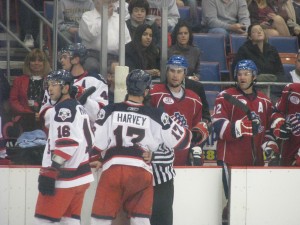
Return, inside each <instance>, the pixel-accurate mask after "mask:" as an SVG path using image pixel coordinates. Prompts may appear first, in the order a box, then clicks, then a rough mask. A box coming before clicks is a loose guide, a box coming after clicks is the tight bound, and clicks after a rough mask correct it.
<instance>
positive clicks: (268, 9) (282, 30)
mask: <svg viewBox="0 0 300 225" xmlns="http://www.w3.org/2000/svg"><path fill="white" fill-rule="evenodd" d="M248 9H249V13H250V19H251V24H260V25H261V27H262V28H263V29H264V30H265V33H266V35H267V38H268V37H270V36H290V32H289V29H288V27H287V25H286V23H285V21H284V19H283V18H282V17H281V16H280V15H278V14H276V12H275V11H274V10H273V7H272V6H271V5H270V3H269V2H268V1H267V0H262V1H257V0H248Z"/></svg>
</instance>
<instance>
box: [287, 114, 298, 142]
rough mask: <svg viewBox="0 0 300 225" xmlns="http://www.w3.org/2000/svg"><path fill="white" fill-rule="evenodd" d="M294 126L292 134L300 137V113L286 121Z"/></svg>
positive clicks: (290, 116)
mask: <svg viewBox="0 0 300 225" xmlns="http://www.w3.org/2000/svg"><path fill="white" fill-rule="evenodd" d="M286 120H287V121H288V122H289V123H290V124H291V125H292V133H293V135H295V136H300V113H296V114H291V115H289V116H288V117H287V119H286Z"/></svg>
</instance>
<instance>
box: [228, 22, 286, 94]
mask: <svg viewBox="0 0 300 225" xmlns="http://www.w3.org/2000/svg"><path fill="white" fill-rule="evenodd" d="M247 38H248V40H247V41H246V42H245V43H244V44H243V45H242V46H241V47H240V48H239V50H238V52H237V54H236V56H235V58H234V60H233V64H232V68H235V66H236V64H237V62H239V61H240V60H243V59H250V60H252V61H254V63H255V64H256V66H257V69H258V75H257V79H256V80H257V81H258V82H259V81H260V82H286V81H287V80H286V77H285V75H284V70H283V66H282V63H281V60H280V57H279V54H278V52H277V50H276V48H275V47H273V46H272V45H270V44H269V43H267V42H266V35H265V33H264V29H263V28H262V27H261V26H260V25H259V24H253V25H252V24H251V25H250V26H249V29H248V37H247ZM281 91H282V88H281V87H276V86H274V87H272V89H271V99H272V100H274V99H275V98H276V97H279V96H280V94H281Z"/></svg>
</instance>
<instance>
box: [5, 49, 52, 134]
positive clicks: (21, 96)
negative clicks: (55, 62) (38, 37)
mask: <svg viewBox="0 0 300 225" xmlns="http://www.w3.org/2000/svg"><path fill="white" fill-rule="evenodd" d="M50 71H51V68H50V64H49V61H48V59H47V56H46V54H45V53H44V52H43V51H42V50H40V49H33V50H32V51H31V52H30V53H29V54H28V55H27V56H26V58H25V61H24V66H23V73H24V74H23V75H21V76H19V77H17V78H16V79H15V80H14V82H13V85H12V88H11V91H10V96H9V103H10V106H11V109H12V113H13V114H14V115H15V116H20V123H21V126H22V128H23V130H24V131H30V130H34V129H36V128H38V127H40V126H39V125H38V124H39V123H38V121H39V114H38V112H39V109H40V106H41V103H42V100H43V96H44V90H43V78H44V77H45V76H46V75H47V74H48V73H49V72H50ZM33 120H34V121H33Z"/></svg>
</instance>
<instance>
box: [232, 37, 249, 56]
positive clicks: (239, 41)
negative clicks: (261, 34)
mask: <svg viewBox="0 0 300 225" xmlns="http://www.w3.org/2000/svg"><path fill="white" fill-rule="evenodd" d="M246 40H247V37H246V36H244V35H236V34H231V35H230V36H229V43H230V53H233V54H236V53H237V51H238V50H239V48H240V47H241V46H242V45H243V44H244V43H245V41H246Z"/></svg>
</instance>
